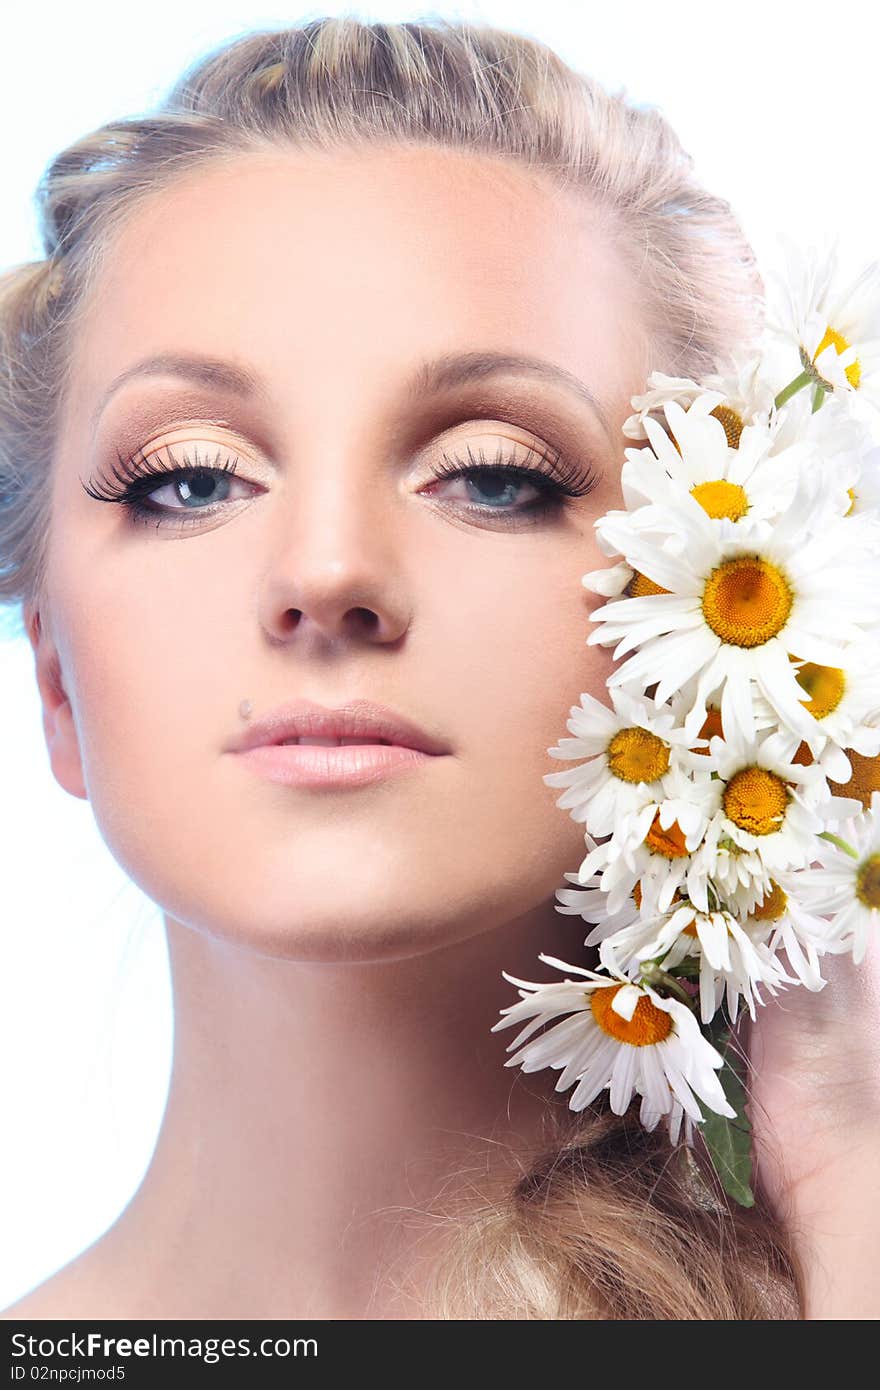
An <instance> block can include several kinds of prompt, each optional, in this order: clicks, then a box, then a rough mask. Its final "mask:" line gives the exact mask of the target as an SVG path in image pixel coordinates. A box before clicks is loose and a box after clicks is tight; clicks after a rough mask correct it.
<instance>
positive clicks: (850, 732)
mask: <svg viewBox="0 0 880 1390" xmlns="http://www.w3.org/2000/svg"><path fill="white" fill-rule="evenodd" d="M841 662H842V663H843V664H842V665H841V666H822V665H818V664H817V663H816V662H812V661H799V660H797V661H794V662H793V663H792V664H793V667H794V671H795V678H796V680H797V682H798V685H800V686H801V687H802V688H803V690H804V691H805V693H806V695H807V696H808V699H807V700H806V702H805V703H806V709H807V711H808V712H809V713H810V714H811V715H812V716H813V718H814V719H815V720H816V721H817V722H818V724H819V728H820V730H821V732H822V734H823V740H822V745H821V747H820V748H819V750H818V753H817V755H816V758H815V761H816V762H818V764H819V766H820V767H821V768H822V770H823V772H825V774H826V776H828V777H829V778H830V779H832V780H833V781H834V782H836V783H844V782H848V781H849V779H850V777H851V776H852V765H851V761H850V757H849V753H850V752H851V751H852V752H855V753H859V754H862V755H863V756H865V757H868V758H871V757H875V756H876V755H877V754H878V753H880V663H878V661H877V657H876V654H875V648H874V645H873V644H871V645H870V646H868V644H865V646H863V647H851V648H849V649H848V650H847V651H846V652H845V653H844V654H843V655H842V657H841ZM758 704H759V706H764V714H765V715H767V714H770V713H772V711H771V710H770V706H769V704H767V702H766V701H765V700H764V699H763V697H762V696H759V697H758ZM774 745H775V746H777V747H778V750H779V753H780V756H781V757H783V758H786V759H788V760H789V761H790V760H792V759H794V758H795V757H797V758H798V759H799V760H802V761H804V762H806V763H809V762H811V761H813V756H812V755H811V754H810V752H809V750H808V749H806V748H804V747H803V746H802V744H801V741H800V739H799V738H798V736H797V735H796V734H793V733H791V731H790V730H788V729H779V730H778V731H777V732H776V734H775V735H774Z"/></svg>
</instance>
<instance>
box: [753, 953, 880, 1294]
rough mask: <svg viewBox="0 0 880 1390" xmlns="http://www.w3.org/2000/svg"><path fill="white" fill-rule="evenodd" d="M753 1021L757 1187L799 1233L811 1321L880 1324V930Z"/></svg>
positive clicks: (826, 959)
mask: <svg viewBox="0 0 880 1390" xmlns="http://www.w3.org/2000/svg"><path fill="white" fill-rule="evenodd" d="M821 971H822V974H823V976H824V977H825V979H826V981H827V983H826V985H825V987H824V989H822V990H819V991H818V992H817V993H811V992H810V991H809V990H807V989H805V988H804V987H803V986H801V985H790V986H789V987H788V988H787V989H786V990H785V991H784V992H780V994H779V995H777V996H776V998H773V997H770V996H766V995H765V999H766V1000H767V1002H766V1003H765V1004H764V1005H763V1006H758V1008H757V1010H756V1013H757V1017H756V1020H755V1022H754V1023H752V1022H751V1021H750V1020H749V1019H748V1018H746V1020H745V1026H744V1034H745V1037H744V1041H745V1043H746V1046H747V1047H748V1051H749V1057H750V1063H751V1079H750V1084H749V1096H750V1099H749V1104H748V1113H749V1118H750V1120H751V1123H752V1127H753V1150H752V1151H753V1156H754V1160H755V1173H754V1179H755V1184H756V1186H757V1187H758V1188H759V1189H760V1190H761V1191H762V1192H763V1193H764V1194H765V1195H766V1197H767V1198H768V1200H769V1202H770V1205H771V1207H772V1208H773V1210H774V1211H775V1213H776V1214H777V1216H778V1218H779V1220H780V1221H781V1222H782V1223H783V1225H785V1226H787V1227H788V1228H789V1231H790V1233H791V1235H792V1238H793V1241H794V1246H795V1253H796V1256H797V1258H798V1260H799V1263H800V1265H801V1269H802V1275H803V1283H804V1292H805V1304H806V1316H808V1317H819V1318H826V1317H841V1318H853V1317H871V1318H873V1317H878V1316H880V1278H878V1275H877V1272H876V1259H875V1254H874V1252H875V1250H876V1249H877V1247H878V1245H880V1176H878V1175H880V930H878V931H876V932H875V933H874V935H873V937H872V939H871V941H870V942H869V946H868V951H867V953H866V955H865V958H864V960H863V961H862V963H861V964H860V965H854V964H853V961H852V957H851V956H850V955H848V954H846V955H839V956H832V955H825V956H823V957H822V958H821Z"/></svg>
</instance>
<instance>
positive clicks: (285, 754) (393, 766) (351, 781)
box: [238, 736, 441, 790]
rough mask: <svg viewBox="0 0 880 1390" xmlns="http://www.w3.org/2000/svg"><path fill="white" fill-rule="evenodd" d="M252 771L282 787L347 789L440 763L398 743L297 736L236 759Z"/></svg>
mask: <svg viewBox="0 0 880 1390" xmlns="http://www.w3.org/2000/svg"><path fill="white" fill-rule="evenodd" d="M238 758H239V759H240V760H241V761H242V762H244V763H245V764H247V765H248V766H249V767H250V768H251V769H252V770H253V771H254V772H257V773H258V774H260V775H261V776H263V777H265V778H268V780H269V781H270V782H277V783H280V784H281V785H283V786H289V787H302V788H312V789H315V790H317V789H321V788H323V789H333V788H335V789H337V790H353V789H355V788H358V787H367V786H371V785H373V784H375V783H377V782H382V781H385V780H386V779H387V778H389V777H390V776H392V775H398V774H400V773H402V772H405V771H407V770H410V771H413V770H415V769H417V768H424V767H426V766H428V765H430V764H433V763H437V762H440V761H441V758H440V757H439V756H437V755H433V754H431V753H424V752H422V751H421V750H419V749H417V748H407V747H406V746H404V745H403V744H400V743H391V742H389V741H388V740H377V741H375V742H370V743H367V742H365V741H364V740H363V738H362V737H344V736H343V737H340V738H330V737H303V738H296V739H283V740H281V741H279V742H277V743H263V744H259V745H258V746H257V747H255V748H250V749H247V750H245V751H244V752H241V753H239V754H238Z"/></svg>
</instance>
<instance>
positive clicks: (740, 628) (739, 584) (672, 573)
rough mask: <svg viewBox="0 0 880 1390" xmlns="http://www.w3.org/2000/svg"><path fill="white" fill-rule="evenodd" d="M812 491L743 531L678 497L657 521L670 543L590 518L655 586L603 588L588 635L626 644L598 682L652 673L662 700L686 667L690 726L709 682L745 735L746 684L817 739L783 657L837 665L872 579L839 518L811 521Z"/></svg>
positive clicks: (649, 679) (863, 625)
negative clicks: (619, 594) (692, 684)
mask: <svg viewBox="0 0 880 1390" xmlns="http://www.w3.org/2000/svg"><path fill="white" fill-rule="evenodd" d="M815 476H816V479H817V486H819V485H820V483H821V475H820V474H818V473H817V474H816V475H815ZM813 493H814V490H813V489H812V488H807V487H803V488H802V489H801V490H800V491H799V492H798V494H797V497H796V499H795V502H794V503H793V504H792V505H791V507H790V508H789V510H788V512H787V513H786V514H785V515H784V516H781V517H779V518H777V519H776V521H775V522H774V523H773V525H772V526H770V525H769V524H765V523H755V524H754V526H753V527H750V528H747V529H746V530H745V531H743V530H742V529H741V528H739V527H735V526H734V525H733V524H732V523H731V522H729V521H726V520H725V521H721V522H718V521H713V520H712V519H711V518H710V517H708V516H707V515H706V514H705V512H704V511H703V510H702V508H700V507H695V508H693V509H689V508H685V507H678V508H677V509H676V510H675V512H674V514H673V513H670V514H669V523H668V534H669V536H671V537H673V538H674V542H673V543H674V545H675V548H676V549H678V542H679V539H680V538H682V537H683V539H684V545H683V547H682V549H681V553H678V554H670V552H669V549H668V548H667V547H666V546H665V545H664V544H663V543H661V542H660V541H659V540H658V538H657V537H656V536H654V535H647V534H645V533H640V532H639V531H638V530H637V529H634V528H632V527H630V526H628V525H626V524H624V523H621V522H620V521H618V522H616V523H612V522H611V521H609V520H608V518H603V519H602V520H600V521H599V522H597V523H596V524H597V529H599V528H605V530H606V535H607V537H608V539H609V541H610V542H611V543H612V544H614V545H616V547H617V549H618V551H619V552H620V553H621V554H623V555H624V558H625V560H626V563H627V564H629V565H630V566H631V567H632V568H633V569H634V570H638V571H639V573H640V574H643V575H645V576H646V577H647V578H648V579H649V580H651V581H653V582H654V584H655V585H660V586H662V588H663V589H664V590H665V591H666V592H665V593H657V594H653V595H649V596H645V597H637V598H634V597H627V598H622V599H617V600H613V601H611V602H609V603H605V604H603V605H602V606H600V607H599V608H598V609H596V610H595V611H594V612H593V613H592V615H591V618H592V621H593V622H594V623H597V624H598V627H597V629H596V630H595V631H594V632H591V633H590V634H589V636H588V637H587V643H588V644H595V643H601V644H602V645H603V646H612V645H615V644H616V645H615V652H614V656H615V659H616V660H619V659H620V658H621V657H622V656H624V655H626V654H627V653H629V652H633V651H635V655H633V656H630V657H629V659H628V660H626V661H624V662H623V664H622V665H620V666H619V667H618V668H617V669H616V670H615V671H614V672H613V673H612V674H611V676H610V677H609V679H608V685H609V688H612V687H614V686H616V685H618V684H634V685H637V686H639V687H641V688H645V687H646V686H648V685H649V684H652V683H654V682H656V691H655V695H654V699H655V702H656V703H657V704H662V703H663V702H664V701H666V700H667V699H668V698H669V697H670V696H671V695H672V694H673V693H674V692H676V691H678V690H680V689H681V688H682V687H683V686H684V685H685V683H686V682H687V681H689V680H691V679H692V678H693V677H697V683H696V693H695V695H694V701H693V706H692V708H691V710H690V712H689V713H688V715H687V718H686V720H685V728H686V729H687V731H688V733H689V734H690V735H696V733H697V731H698V730H699V728H700V727H701V725H702V724H703V721H704V720H705V718H706V703H707V700H708V696H709V693H710V692H712V691H718V690H720V691H721V701H720V703H721V714H722V719H723V721H724V726H725V728H731V729H732V728H734V727H739V728H741V729H742V730H743V731H744V732H745V733H746V734H747V735H748V736H749V737H753V736H754V734H755V732H756V729H757V725H756V720H755V710H754V699H753V692H754V690H755V689H757V690H758V691H760V693H762V694H763V695H764V697H765V698H766V700H767V701H768V702H769V704H770V705H771V707H772V708H773V710H774V711H775V713H776V715H777V717H778V718H779V719H780V720H781V721H782V723H784V724H785V725H786V726H787V727H788V728H790V729H791V730H792V732H794V733H797V734H799V736H800V737H801V738H802V739H804V740H805V741H806V742H807V743H808V745H809V746H810V747H811V748H815V749H816V750H818V748H819V746H821V744H822V743H823V742H824V736H823V734H822V732H821V730H820V729H819V726H818V724H817V723H816V721H815V719H813V717H812V715H810V714H809V713H808V712H807V711H806V709H805V707H804V704H803V703H802V697H803V693H804V692H803V690H802V688H801V687H800V686H799V685H798V683H797V679H796V676H795V672H794V669H793V667H792V664H791V660H790V658H791V657H792V656H797V657H800V658H801V659H803V660H806V661H813V662H816V663H819V664H823V665H829V666H835V665H839V664H840V656H841V652H842V651H843V650H844V648H845V646H846V644H847V643H858V642H860V641H865V640H866V638H867V636H868V635H869V633H870V632H871V629H872V625H874V624H876V623H877V621H878V619H880V590H878V588H877V586H876V585H874V583H873V580H874V577H875V573H874V570H875V567H874V566H872V565H871V564H870V563H869V561H868V559H867V557H865V558H864V559H863V558H862V557H854V556H853V553H852V542H851V535H850V533H849V531H848V530H847V527H846V525H845V523H844V522H843V520H837V521H836V523H835V522H834V521H833V520H832V521H830V522H829V521H826V522H824V524H823V525H822V527H821V529H819V530H814V529H813V528H814V526H815V524H816V507H815V505H814V495H813ZM654 510H655V511H656V512H660V511H662V509H661V508H655V509H654Z"/></svg>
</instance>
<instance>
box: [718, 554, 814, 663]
mask: <svg viewBox="0 0 880 1390" xmlns="http://www.w3.org/2000/svg"><path fill="white" fill-rule="evenodd" d="M793 602H794V598H793V595H792V592H791V589H790V588H789V585H788V580H787V579H786V578H785V575H784V574H783V573H782V571H781V570H778V569H777V568H776V566H775V565H771V564H770V562H769V560H762V559H761V557H760V556H759V555H739V556H737V557H736V558H735V559H733V560H725V561H724V563H723V564H720V565H718V566H717V568H716V569H714V570H713V571H712V573H711V574H710V575H709V578H708V579H707V580H706V584H705V587H704V589H703V617H704V618H705V619H706V622H707V623H708V625H709V627H710V628H711V629H712V631H713V632H714V633H715V635H716V636H717V637H720V638H721V640H722V642H729V643H730V644H731V646H734V647H760V646H762V645H763V643H764V642H769V641H770V638H771V637H775V636H776V634H777V633H778V632H781V631H782V629H783V628H784V627H785V624H786V623H787V622H788V616H789V614H790V613H791V609H792V604H793Z"/></svg>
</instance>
